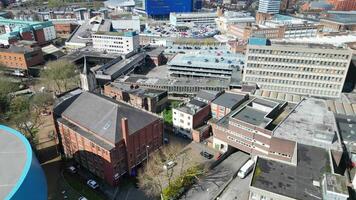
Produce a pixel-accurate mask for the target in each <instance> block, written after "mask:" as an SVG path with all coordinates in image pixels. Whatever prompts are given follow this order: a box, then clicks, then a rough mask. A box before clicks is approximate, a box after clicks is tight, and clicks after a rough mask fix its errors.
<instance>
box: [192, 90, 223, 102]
mask: <svg viewBox="0 0 356 200" xmlns="http://www.w3.org/2000/svg"><path fill="white" fill-rule="evenodd" d="M219 93H220V92H218V91H210V90H200V91H199V92H198V94H197V96H196V97H197V98H198V99H203V100H206V101H208V102H211V101H213V100H214V99H215V98H216V97H217V96H218V95H219Z"/></svg>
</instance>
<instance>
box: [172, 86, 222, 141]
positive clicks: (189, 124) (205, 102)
mask: <svg viewBox="0 0 356 200" xmlns="http://www.w3.org/2000/svg"><path fill="white" fill-rule="evenodd" d="M219 95H220V92H215V91H205V90H201V91H200V92H199V93H198V94H197V95H196V96H195V97H194V98H193V99H191V100H190V101H189V102H188V103H186V104H184V105H183V106H181V107H179V108H173V109H172V113H173V115H172V116H173V117H172V118H173V127H174V130H175V132H176V133H180V134H183V135H186V136H187V137H188V138H190V139H194V137H195V139H197V140H199V139H200V133H202V132H205V131H206V130H207V128H206V127H203V128H202V129H203V130H196V131H195V130H194V129H198V128H199V127H201V126H202V125H205V124H206V123H205V122H206V121H207V120H208V119H209V118H210V117H211V112H210V103H211V102H212V101H213V100H214V99H215V98H216V97H217V96H219ZM194 131H195V132H196V134H197V135H196V136H194V135H193V132H194Z"/></svg>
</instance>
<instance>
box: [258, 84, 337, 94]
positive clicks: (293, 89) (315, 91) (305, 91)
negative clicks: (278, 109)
mask: <svg viewBox="0 0 356 200" xmlns="http://www.w3.org/2000/svg"><path fill="white" fill-rule="evenodd" d="M261 88H262V89H268V90H275V91H283V92H291V93H301V94H308V95H309V94H310V95H320V96H333V97H335V96H339V91H333V90H319V89H306V88H300V87H295V86H293V85H291V86H277V85H265V84H262V85H261Z"/></svg>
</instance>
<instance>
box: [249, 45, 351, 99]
mask: <svg viewBox="0 0 356 200" xmlns="http://www.w3.org/2000/svg"><path fill="white" fill-rule="evenodd" d="M351 57H352V52H351V51H350V50H347V49H338V48H335V47H333V46H325V45H313V44H310V45H299V46H298V45H291V44H280V45H249V46H248V48H247V53H246V63H245V71H244V72H245V73H244V75H243V81H244V82H247V83H256V84H257V85H258V86H259V87H260V88H261V89H265V90H270V91H283V92H287V93H295V94H304V95H311V96H320V97H331V98H335V97H339V96H340V95H341V91H342V88H343V85H344V82H345V78H346V75H347V71H348V68H349V65H350V61H351Z"/></svg>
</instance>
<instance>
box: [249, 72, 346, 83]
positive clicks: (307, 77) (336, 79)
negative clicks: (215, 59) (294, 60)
mask: <svg viewBox="0 0 356 200" xmlns="http://www.w3.org/2000/svg"><path fill="white" fill-rule="evenodd" d="M334 72H336V73H337V74H338V75H340V74H339V73H342V72H343V71H341V70H334ZM246 76H256V77H261V76H267V77H268V78H282V77H286V78H290V79H297V80H298V81H303V79H304V80H313V81H328V82H330V81H333V82H341V81H342V79H343V78H342V77H333V76H326V75H311V74H296V73H289V72H279V71H277V72H275V71H257V70H246Z"/></svg>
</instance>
